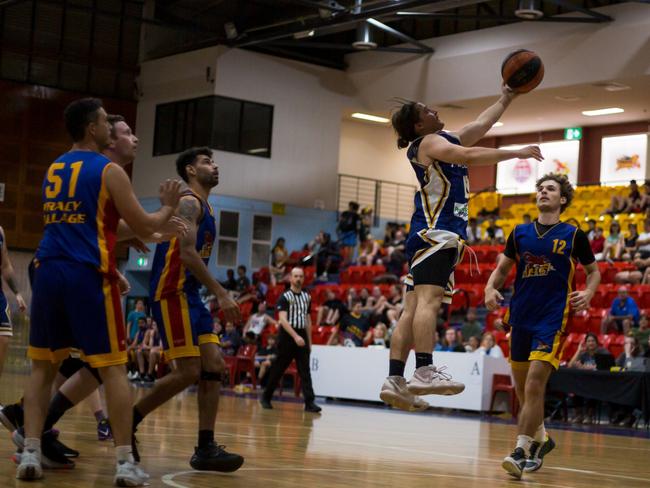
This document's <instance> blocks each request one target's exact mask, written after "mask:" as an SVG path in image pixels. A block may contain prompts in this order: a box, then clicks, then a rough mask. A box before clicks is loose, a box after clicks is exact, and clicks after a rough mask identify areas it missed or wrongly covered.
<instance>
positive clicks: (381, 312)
mask: <svg viewBox="0 0 650 488" xmlns="http://www.w3.org/2000/svg"><path fill="white" fill-rule="evenodd" d="M402 300H403V297H402V291H401V289H400V287H399V286H397V285H391V287H390V288H389V289H388V297H387V298H386V299H385V300H383V301H382V302H380V304H379V306H378V307H375V318H376V321H377V322H381V323H382V324H387V325H388V326H389V328H390V329H392V328H394V327H395V325H396V324H397V319H398V318H399V315H400V313H401V312H402Z"/></svg>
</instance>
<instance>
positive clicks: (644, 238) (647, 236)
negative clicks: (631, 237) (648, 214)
mask: <svg viewBox="0 0 650 488" xmlns="http://www.w3.org/2000/svg"><path fill="white" fill-rule="evenodd" d="M636 246H637V249H636V252H637V256H638V257H640V258H641V259H648V258H650V219H646V220H645V221H644V222H643V232H642V233H641V234H639V238H638V239H637V240H636Z"/></svg>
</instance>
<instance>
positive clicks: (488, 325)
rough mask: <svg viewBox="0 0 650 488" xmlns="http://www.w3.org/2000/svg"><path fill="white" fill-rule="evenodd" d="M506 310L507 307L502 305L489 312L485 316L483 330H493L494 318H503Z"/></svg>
mask: <svg viewBox="0 0 650 488" xmlns="http://www.w3.org/2000/svg"><path fill="white" fill-rule="evenodd" d="M506 310H507V308H505V307H502V308H500V309H499V310H495V311H494V312H490V313H488V314H487V315H486V317H485V330H486V331H491V330H494V322H495V321H496V319H503V317H505V315H506Z"/></svg>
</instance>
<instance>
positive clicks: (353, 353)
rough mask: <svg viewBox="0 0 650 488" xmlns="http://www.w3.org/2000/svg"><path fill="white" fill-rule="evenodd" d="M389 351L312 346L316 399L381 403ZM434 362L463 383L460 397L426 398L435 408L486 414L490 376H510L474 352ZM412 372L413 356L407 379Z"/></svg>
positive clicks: (497, 362) (500, 364) (439, 356)
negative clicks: (327, 398)
mask: <svg viewBox="0 0 650 488" xmlns="http://www.w3.org/2000/svg"><path fill="white" fill-rule="evenodd" d="M388 359H389V350H388V349H376V348H372V347H371V348H356V347H334V346H318V345H315V346H313V348H312V351H311V364H310V366H311V376H312V380H313V384H314V392H315V393H316V395H318V396H325V397H334V398H345V399H352V400H367V401H381V400H380V399H379V391H380V389H381V385H382V384H383V382H384V379H385V378H386V376H387V375H388ZM433 363H434V364H435V365H436V366H442V365H445V366H447V371H448V372H449V373H450V374H451V375H452V377H453V379H454V380H456V381H460V382H461V383H465V391H463V392H462V393H460V394H459V395H452V396H441V395H428V396H425V397H424V399H425V400H426V401H427V402H429V404H430V405H431V406H434V407H445V408H458V409H463V410H475V411H486V410H489V408H490V400H491V398H490V395H491V393H492V376H493V375H494V374H510V366H509V365H508V361H507V360H506V359H503V358H499V359H497V358H491V357H487V356H483V355H481V354H476V353H461V352H435V353H434V354H433ZM414 369H415V354H414V353H413V351H411V353H410V354H409V357H408V361H407V363H406V371H405V376H406V378H407V379H408V378H410V377H411V376H412V374H413V371H414Z"/></svg>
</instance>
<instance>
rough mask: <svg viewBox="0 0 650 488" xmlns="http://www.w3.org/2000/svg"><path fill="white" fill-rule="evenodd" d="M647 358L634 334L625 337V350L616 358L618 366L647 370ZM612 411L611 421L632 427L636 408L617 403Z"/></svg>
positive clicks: (627, 369) (629, 369)
mask: <svg viewBox="0 0 650 488" xmlns="http://www.w3.org/2000/svg"><path fill="white" fill-rule="evenodd" d="M644 359H645V358H644V357H643V351H642V349H641V343H640V342H639V339H638V338H637V337H636V336H634V335H628V336H627V337H625V344H624V346H623V352H622V353H621V354H620V355H619V356H618V357H617V358H616V366H618V367H619V368H621V369H623V370H625V371H645V360H644ZM612 410H613V412H611V413H610V416H611V419H610V423H612V424H614V425H624V426H625V427H632V426H633V425H634V422H635V421H636V418H635V416H634V408H633V407H631V406H628V405H616V406H613V408H612Z"/></svg>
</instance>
